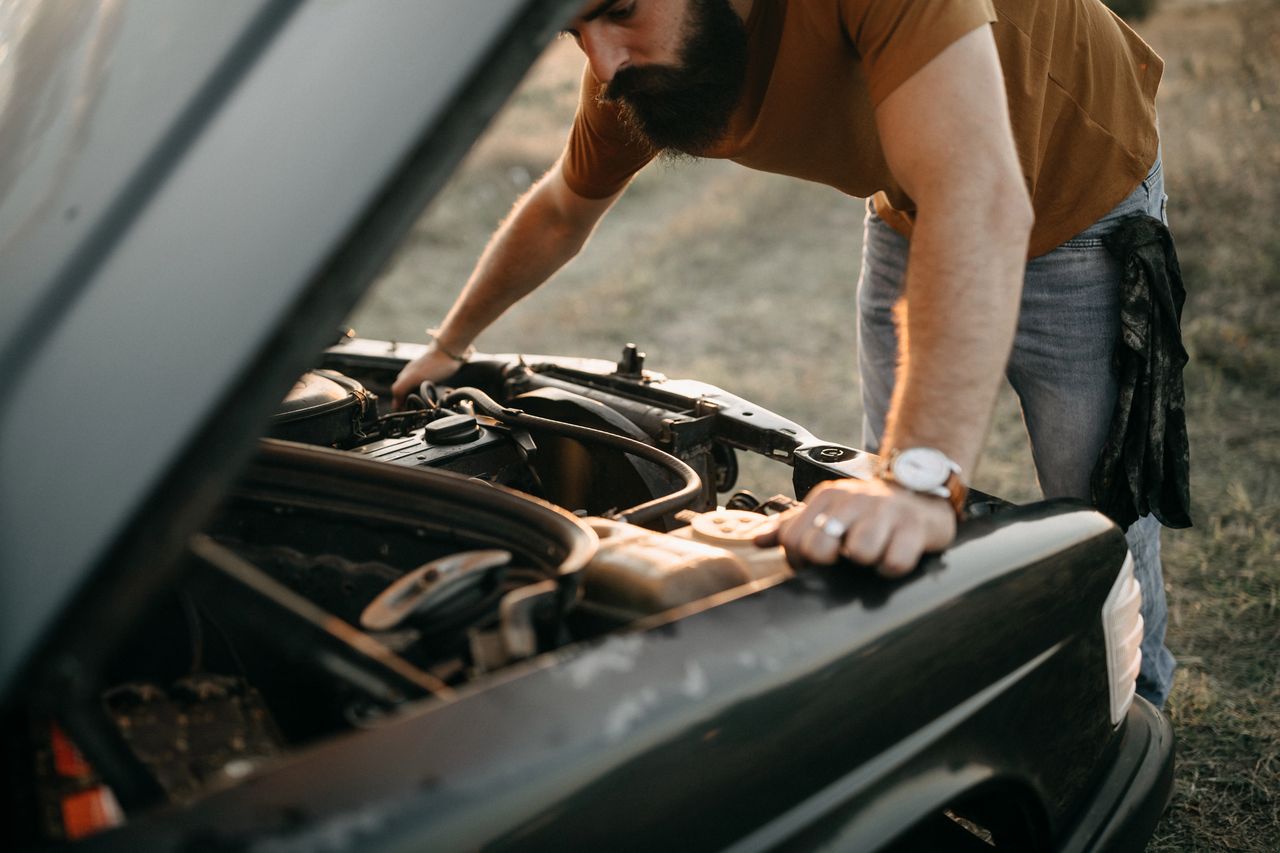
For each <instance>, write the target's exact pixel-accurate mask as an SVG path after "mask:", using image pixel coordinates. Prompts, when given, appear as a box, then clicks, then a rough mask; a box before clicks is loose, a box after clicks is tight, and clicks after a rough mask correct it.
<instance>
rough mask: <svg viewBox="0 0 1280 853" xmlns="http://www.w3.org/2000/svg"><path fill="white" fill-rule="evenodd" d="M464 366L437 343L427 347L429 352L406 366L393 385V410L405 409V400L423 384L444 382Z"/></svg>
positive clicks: (433, 342)
mask: <svg viewBox="0 0 1280 853" xmlns="http://www.w3.org/2000/svg"><path fill="white" fill-rule="evenodd" d="M461 366H462V364H461V363H460V362H459V361H458V360H457V359H455V358H454V357H453V356H451V355H449V354H448V353H446V352H443V351H442V350H440V349H439V348H438V347H437V346H436V344H435V341H432V342H431V343H430V344H428V345H427V351H426V352H425V353H423V354H422V355H420V356H418V357H417V358H415V359H414V360H413V361H411V362H409V363H408V364H406V365H405V366H404V369H403V370H401V371H400V375H399V376H397V377H396V381H395V382H392V383H391V408H392V409H394V410H397V411H398V410H399V409H401V408H403V407H404V398H405V397H406V396H408V395H409V394H412V393H413V392H415V391H417V390H418V387H419V386H420V385H422V383H423V382H427V381H431V382H443V381H444V380H446V379H448V378H449V377H450V376H452V375H453V374H455V373H457V372H458V368H459V367H461Z"/></svg>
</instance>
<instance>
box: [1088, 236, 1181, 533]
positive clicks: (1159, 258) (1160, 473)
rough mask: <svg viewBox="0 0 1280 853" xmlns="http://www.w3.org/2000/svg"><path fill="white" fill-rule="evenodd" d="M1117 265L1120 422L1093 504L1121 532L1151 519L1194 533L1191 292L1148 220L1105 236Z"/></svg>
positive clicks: (1096, 473) (1164, 239)
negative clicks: (1184, 328)
mask: <svg viewBox="0 0 1280 853" xmlns="http://www.w3.org/2000/svg"><path fill="white" fill-rule="evenodd" d="M1103 243H1104V245H1106V247H1107V250H1108V251H1109V252H1110V253H1111V255H1112V256H1113V257H1114V258H1115V259H1116V261H1117V262H1118V263H1119V264H1120V270H1121V276H1120V337H1119V340H1118V341H1117V342H1116V349H1115V354H1114V356H1113V367H1114V368H1115V371H1116V375H1117V379H1118V380H1119V393H1118V395H1117V397H1116V410H1115V415H1114V416H1113V417H1112V421H1111V431H1110V433H1109V434H1108V435H1107V440H1106V443H1105V444H1104V445H1103V447H1102V453H1101V454H1100V455H1099V457H1098V462H1097V465H1095V466H1094V469H1093V475H1092V479H1091V482H1090V485H1091V488H1092V493H1093V495H1092V496H1093V503H1094V505H1095V506H1096V507H1097V508H1098V509H1099V510H1101V511H1102V512H1104V513H1106V514H1107V515H1108V516H1110V517H1111V519H1112V520H1113V521H1115V522H1116V523H1117V524H1119V525H1120V526H1121V527H1123V528H1125V529H1128V527H1129V525H1130V524H1132V523H1133V522H1134V521H1136V520H1137V519H1138V518H1139V517H1141V516H1143V515H1147V514H1148V513H1150V514H1152V515H1154V516H1155V517H1156V518H1157V519H1158V520H1159V521H1160V523H1161V524H1163V525H1165V526H1166V527H1190V526H1191V484H1190V479H1191V458H1190V448H1189V446H1188V442H1187V417H1186V411H1185V404H1186V395H1185V393H1184V391H1183V386H1182V368H1183V366H1184V365H1186V363H1187V351H1186V349H1184V348H1183V346H1182V333H1181V331H1180V329H1179V323H1180V321H1181V320H1182V304H1183V302H1185V301H1186V298H1187V293H1186V289H1185V288H1184V287H1183V284H1182V271H1181V270H1180V269H1179V267H1178V256H1177V253H1176V252H1175V251H1174V248H1173V237H1172V236H1171V235H1170V234H1169V229H1168V228H1166V227H1165V225H1164V223H1163V222H1161V221H1160V220H1158V219H1155V218H1152V217H1150V216H1147V215H1145V214H1138V215H1136V216H1130V217H1127V218H1125V219H1123V220H1121V222H1120V224H1119V226H1117V227H1116V228H1115V229H1114V230H1113V231H1111V232H1110V233H1109V234H1107V235H1106V236H1105V237H1103Z"/></svg>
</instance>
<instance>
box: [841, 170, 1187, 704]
mask: <svg viewBox="0 0 1280 853" xmlns="http://www.w3.org/2000/svg"><path fill="white" fill-rule="evenodd" d="M1166 202H1167V196H1166V195H1165V193H1164V173H1163V170H1162V167H1161V163H1160V159H1159V158H1157V159H1156V162H1155V165H1154V166H1152V167H1151V171H1150V173H1149V174H1148V175H1147V178H1146V180H1144V181H1143V182H1142V183H1141V184H1139V185H1138V187H1137V189H1135V190H1134V191H1133V192H1132V193H1131V194H1130V195H1129V197H1128V198H1126V199H1125V200H1124V201H1122V202H1120V204H1118V205H1116V207H1115V208H1114V209H1113V210H1112V211H1111V212H1110V213H1108V214H1107V215H1106V216H1104V217H1102V218H1101V219H1099V220H1098V221H1097V222H1095V223H1094V224H1093V225H1091V226H1089V227H1088V228H1087V229H1085V230H1084V231H1082V232H1081V233H1080V234H1078V235H1076V236H1075V237H1073V238H1072V239H1070V240H1068V241H1067V242H1065V243H1063V244H1062V245H1061V246H1059V247H1058V248H1056V249H1054V250H1053V251H1052V252H1049V253H1048V254H1045V255H1041V256H1040V257H1038V258H1035V259H1033V260H1031V261H1030V262H1028V263H1027V272H1026V279H1025V283H1024V286H1023V291H1022V306H1021V311H1020V314H1019V317H1018V332H1017V335H1016V337H1015V339H1014V343H1013V351H1012V353H1011V354H1010V356H1009V366H1008V368H1007V370H1006V376H1007V377H1008V379H1009V384H1010V385H1012V386H1013V390H1014V391H1015V392H1016V393H1017V395H1018V399H1019V401H1020V402H1021V404H1022V416H1023V421H1024V423H1025V424H1026V427H1027V433H1028V434H1029V436H1030V438H1031V449H1032V456H1033V458H1034V460H1035V466H1036V475H1037V478H1038V479H1039V482H1040V489H1041V491H1042V492H1043V493H1044V496H1045V497H1046V498H1056V497H1072V498H1080V499H1083V500H1086V501H1087V500H1089V475H1090V473H1091V472H1092V471H1093V466H1094V462H1095V461H1097V458H1098V454H1099V452H1100V451H1101V449H1102V444H1103V442H1104V441H1105V439H1106V435H1107V431H1108V430H1109V429H1110V426H1111V416H1112V412H1113V410H1114V408H1115V401H1116V390H1117V389H1116V377H1115V375H1114V374H1113V372H1112V367H1111V354H1112V350H1113V348H1114V346H1115V342H1116V338H1117V335H1118V333H1119V323H1120V307H1119V277H1120V270H1119V268H1118V266H1117V264H1116V262H1115V261H1114V260H1113V259H1112V257H1111V255H1110V254H1109V253H1108V252H1107V250H1106V249H1105V248H1104V247H1103V245H1102V240H1101V237H1102V235H1103V234H1106V233H1107V232H1108V231H1109V230H1111V229H1112V228H1113V227H1115V223H1116V222H1117V221H1118V220H1120V219H1122V218H1123V217H1125V216H1129V215H1131V214H1134V213H1147V214H1149V215H1151V216H1155V217H1159V218H1160V219H1162V220H1164V219H1165V205H1166ZM868 208H869V209H868V214H867V219H866V233H865V237H864V240H863V249H862V276H861V278H860V279H859V281H858V367H859V372H860V373H861V376H862V405H863V412H864V413H865V414H864V418H863V425H862V441H863V444H864V446H865V447H866V448H867V449H868V450H870V451H871V452H875V451H876V450H877V449H878V448H879V446H880V436H881V435H882V434H883V432H884V421H885V415H886V414H887V412H888V410H889V400H890V398H891V396H892V394H893V381H894V367H895V364H896V363H897V353H898V340H897V334H896V331H895V329H894V325H893V305H894V303H895V302H897V301H898V298H899V295H900V294H901V291H902V283H903V280H904V278H905V275H906V270H907V252H908V247H909V243H908V241H907V240H906V239H905V238H904V237H903V236H902V235H900V234H899V233H898V232H896V231H894V230H893V229H892V228H890V227H889V226H888V225H887V224H885V222H884V221H883V220H882V219H880V217H878V216H876V215H875V213H874V212H873V211H871V210H870V206H868ZM1125 538H1126V540H1128V543H1129V550H1130V551H1131V552H1132V553H1133V559H1134V572H1135V574H1136V576H1137V578H1138V582H1139V583H1141V584H1142V618H1143V621H1144V623H1145V634H1144V636H1143V640H1142V670H1141V672H1140V673H1139V675H1138V685H1137V686H1138V693H1139V694H1140V695H1141V696H1143V697H1145V698H1146V699H1148V700H1150V701H1151V702H1152V703H1153V704H1155V705H1156V706H1157V707H1161V706H1163V705H1164V700H1165V698H1166V697H1167V696H1168V694H1169V688H1170V686H1171V685H1172V682H1173V669H1174V659H1173V655H1172V654H1170V653H1169V650H1168V649H1167V648H1165V645H1164V636H1165V628H1166V626H1167V624H1168V608H1167V606H1166V603H1165V593H1164V581H1163V578H1162V572H1161V567H1160V524H1159V522H1157V521H1156V520H1155V518H1154V517H1152V516H1149V515H1148V516H1144V517H1142V518H1140V519H1139V520H1138V521H1137V522H1135V523H1134V524H1133V525H1131V526H1130V528H1129V531H1128V533H1126V534H1125Z"/></svg>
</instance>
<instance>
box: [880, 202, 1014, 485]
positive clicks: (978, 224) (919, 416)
mask: <svg viewBox="0 0 1280 853" xmlns="http://www.w3.org/2000/svg"><path fill="white" fill-rule="evenodd" d="M1012 181H1014V182H1017V183H1016V184H1015V185H1012V186H1010V185H1008V183H1007V182H1006V184H1005V185H1004V187H1003V189H1001V188H995V189H993V187H992V186H991V185H990V184H987V185H985V186H983V185H981V184H976V183H975V184H972V185H969V186H958V187H955V188H954V189H953V190H952V191H951V193H950V196H949V197H948V196H947V195H943V196H941V197H939V198H937V199H935V200H934V201H933V203H932V204H931V206H930V207H929V208H928V209H923V208H922V210H921V211H920V214H919V216H918V219H917V222H916V225H915V228H914V230H913V234H912V241H911V254H910V258H909V262H908V266H907V280H906V287H905V296H904V299H903V302H902V304H901V305H900V306H899V312H900V316H899V318H898V319H899V325H898V329H899V338H900V354H901V362H900V364H899V368H898V376H897V381H896V383H895V392H894V398H893V401H892V403H891V405H890V410H889V415H888V419H887V423H886V429H885V437H884V441H883V442H882V445H883V448H884V450H886V451H887V450H890V449H892V448H905V447H917V446H924V447H936V448H938V449H939V450H941V451H943V452H944V453H946V454H947V455H948V456H950V457H951V458H952V459H954V460H955V461H956V462H958V463H959V464H960V466H961V468H962V469H963V470H964V471H965V472H966V473H967V472H971V471H972V470H973V468H974V465H975V464H976V463H977V460H978V456H979V454H980V453H981V450H982V445H983V442H984V440H985V437H986V432H987V427H988V424H989V421H990V417H991V410H992V408H993V406H994V404H995V398H996V394H997V392H998V390H999V387H1000V382H1001V379H1002V377H1003V374H1004V369H1005V365H1006V363H1007V361H1008V358H1009V351H1010V349H1011V347H1012V344H1013V337H1014V333H1015V329H1016V326H1017V320H1018V307H1019V299H1020V295H1021V291H1022V279H1023V275H1024V270H1025V264H1026V249H1027V240H1028V235H1029V234H1030V229H1031V222H1032V215H1031V212H1030V206H1029V204H1028V202H1027V197H1026V192H1025V190H1024V189H1022V187H1021V184H1020V182H1018V178H1016V177H1013V178H1012Z"/></svg>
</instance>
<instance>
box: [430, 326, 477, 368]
mask: <svg viewBox="0 0 1280 853" xmlns="http://www.w3.org/2000/svg"><path fill="white" fill-rule="evenodd" d="M427 337H428V338H430V339H431V343H430V346H431V347H432V348H433V349H434V350H435V351H436V352H438V353H440V354H442V355H444V356H447V357H448V358H449V359H451V360H452V361H455V362H457V363H458V364H466V363H467V362H468V361H470V360H471V356H473V355H475V352H476V348H475V347H474V346H472V345H471V344H467V345H466V346H464V347H459V346H457V345H456V344H453V343H452V342H447V341H445V340H444V339H443V335H442V334H441V332H440V330H439V329H427Z"/></svg>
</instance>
